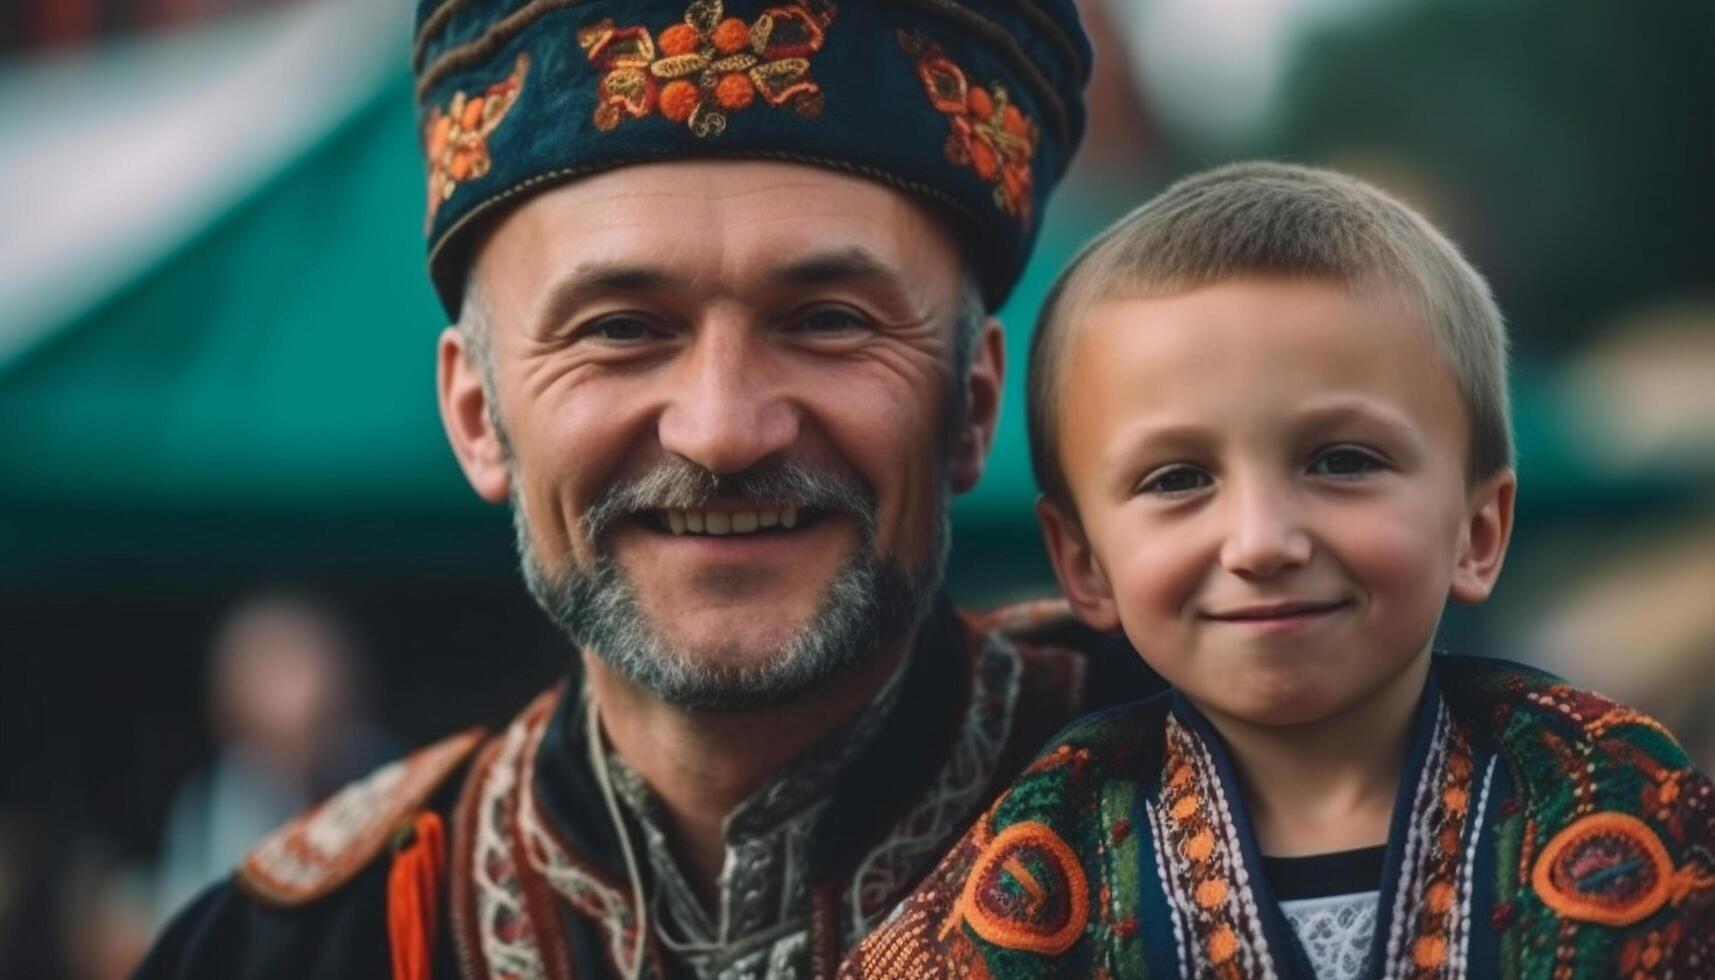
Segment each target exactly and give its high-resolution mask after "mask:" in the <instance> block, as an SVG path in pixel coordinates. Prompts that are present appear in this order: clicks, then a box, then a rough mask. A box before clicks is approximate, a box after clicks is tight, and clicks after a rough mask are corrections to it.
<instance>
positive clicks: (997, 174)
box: [899, 31, 1038, 225]
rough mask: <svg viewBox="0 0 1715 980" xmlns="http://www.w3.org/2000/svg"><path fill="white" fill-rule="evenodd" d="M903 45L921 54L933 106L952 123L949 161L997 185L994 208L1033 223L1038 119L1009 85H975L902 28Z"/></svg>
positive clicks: (925, 42) (921, 39) (919, 74)
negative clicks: (1026, 111)
mask: <svg viewBox="0 0 1715 980" xmlns="http://www.w3.org/2000/svg"><path fill="white" fill-rule="evenodd" d="M899 45H900V47H902V48H904V49H905V51H906V52H907V53H908V54H912V55H915V56H916V58H917V77H918V78H919V79H921V80H922V82H923V91H924V92H926V93H928V96H929V104H930V105H932V106H934V107H935V109H936V111H938V112H940V113H942V114H943V115H945V116H946V117H947V122H948V124H949V125H950V126H951V127H952V132H951V133H949V134H948V136H947V143H946V146H945V148H944V152H945V154H946V157H947V159H948V160H949V161H951V162H952V163H954V164H957V165H958V166H961V167H969V168H970V169H971V170H973V171H975V173H976V175H977V177H979V178H980V179H982V180H983V181H984V182H985V183H989V184H993V185H995V187H994V203H995V206H996V207H998V208H1000V209H1001V211H1003V212H1005V213H1006V214H1009V215H1012V216H1013V217H1015V218H1017V219H1019V220H1020V221H1022V222H1024V223H1025V224H1026V225H1028V224H1030V220H1031V213H1030V208H1031V194H1030V187H1031V181H1032V176H1031V161H1032V158H1034V157H1035V155H1036V143H1037V137H1038V132H1037V128H1036V123H1035V122H1034V121H1033V120H1032V119H1031V118H1030V117H1029V116H1027V115H1025V114H1024V112H1023V111H1021V110H1020V109H1019V108H1018V107H1017V106H1015V105H1013V104H1012V99H1011V96H1010V95H1008V94H1007V91H1006V86H1004V85H1001V84H999V83H998V82H997V83H995V84H993V85H990V86H989V87H988V88H984V87H982V86H981V85H973V84H972V83H971V82H970V80H969V79H968V78H967V77H966V75H965V72H964V69H962V68H960V67H959V66H958V65H957V64H954V63H953V61H952V60H951V59H949V58H947V56H946V55H944V54H943V53H942V52H941V48H940V46H939V45H937V44H935V43H934V42H932V41H929V40H927V39H926V38H924V37H923V36H922V35H919V34H913V33H911V32H909V31H900V32H899Z"/></svg>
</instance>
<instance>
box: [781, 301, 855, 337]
mask: <svg viewBox="0 0 1715 980" xmlns="http://www.w3.org/2000/svg"><path fill="white" fill-rule="evenodd" d="M792 324H793V326H794V327H795V328H797V329H798V330H801V331H803V332H805V333H812V334H837V333H846V332H848V331H852V330H862V329H864V328H865V327H867V326H869V318H868V317H865V316H864V315H863V314H861V313H859V312H857V311H856V310H853V309H850V308H849V307H844V306H818V307H815V308H813V309H810V310H806V311H804V312H803V313H800V314H798V315H797V317H795V318H794V319H793V321H792Z"/></svg>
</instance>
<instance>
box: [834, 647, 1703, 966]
mask: <svg viewBox="0 0 1715 980" xmlns="http://www.w3.org/2000/svg"><path fill="white" fill-rule="evenodd" d="M1241 799H1242V798H1241V793H1240V788H1239V782H1238V780H1237V778H1236V776H1235V773H1234V769H1233V765H1232V762H1231V760H1230V759H1229V758H1228V756H1227V753H1226V749H1225V748H1224V746H1223V744H1222V740H1221V738H1220V736H1219V735H1218V734H1217V733H1216V731H1215V729H1214V728H1213V726H1211V725H1210V724H1209V722H1208V721H1207V719H1205V718H1204V717H1203V716H1202V715H1201V714H1200V713H1199V712H1198V711H1197V709H1196V708H1195V707H1193V706H1192V705H1191V704H1190V702H1188V701H1187V700H1186V699H1184V698H1183V697H1182V696H1180V695H1178V694H1177V693H1175V692H1169V693H1167V694H1164V695H1162V696H1159V697H1156V698H1153V699H1150V700H1148V701H1145V702H1141V703H1138V704H1135V705H1130V706H1127V707H1123V708H1119V709H1115V710H1112V711H1108V712H1105V713H1102V714H1100V715H1097V716H1093V717H1091V718H1088V719H1084V720H1082V721H1080V722H1078V723H1077V724H1075V725H1074V726H1073V727H1072V728H1070V729H1068V730H1067V731H1066V732H1064V733H1063V734H1062V735H1061V736H1060V737H1059V738H1057V739H1056V740H1055V743H1054V745H1053V746H1052V747H1051V748H1050V749H1049V750H1048V751H1046V752H1045V753H1044V754H1043V755H1042V756H1040V757H1039V758H1038V759H1037V760H1036V761H1035V762H1034V763H1032V764H1031V766H1030V767H1029V769H1028V770H1027V771H1026V774H1025V775H1024V776H1023V777H1021V778H1020V779H1019V781H1018V782H1017V783H1015V784H1014V785H1013V787H1012V788H1011V789H1010V790H1008V791H1007V793H1006V794H1005V795H1004V796H1003V797H1002V798H1001V799H1000V800H999V801H998V802H997V803H996V804H995V806H994V807H993V808H992V809H991V810H990V812H989V813H987V814H986V815H985V816H984V817H983V818H982V819H981V820H979V821H978V822H977V824H976V825H975V826H973V828H972V829H971V831H970V832H969V833H967V834H966V835H965V837H964V838H963V839H961V841H960V842H959V843H958V844H957V845H956V846H955V847H954V849H953V850H952V851H951V852H950V853H949V855H948V856H947V857H946V858H945V859H944V860H943V862H942V864H941V865H940V866H938V867H937V868H936V870H935V871H934V872H933V873H932V874H931V875H930V877H929V878H928V879H927V880H926V881H925V883H924V884H923V885H922V886H921V887H920V888H919V889H918V890H917V891H916V892H915V893H914V894H913V895H912V897H911V898H909V899H908V900H906V901H905V902H904V903H903V904H902V905H901V906H900V908H899V909H898V910H897V911H896V912H895V913H894V914H893V915H892V916H890V917H889V918H888V920H886V921H885V922H884V923H883V924H882V925H881V926H880V927H879V928H878V929H877V930H876V931H875V932H874V933H872V934H871V936H870V938H869V939H868V940H866V941H865V942H864V943H863V944H862V946H861V947H860V948H859V950H858V951H857V953H855V954H854V955H853V956H852V958H851V959H850V960H849V961H848V962H847V963H846V964H845V965H844V967H843V968H842V971H841V974H840V975H841V977H842V980H858V978H868V980H883V978H895V977H897V978H909V980H942V978H953V977H968V978H988V977H995V978H1023V977H1047V976H1055V977H1081V978H1082V977H1110V978H1122V977H1134V978H1145V977H1148V978H1163V977H1199V978H1202V977H1207V978H1222V980H1238V978H1265V977H1280V978H1293V980H1309V978H1312V977H1339V976H1359V977H1388V978H1425V980H1427V978H1463V977H1471V978H1503V977H1504V978H1509V980H1510V978H1542V980H1574V978H1592V980H1593V978H1603V980H1607V978H1621V977H1623V978H1635V980H1666V978H1692V977H1696V978H1704V977H1715V790H1712V789H1711V784H1710V781H1709V779H1708V778H1707V777H1706V776H1704V775H1703V774H1702V773H1700V772H1698V771H1697V770H1696V769H1694V768H1693V767H1692V765H1691V763H1690V762H1689V761H1688V760H1687V759H1686V757H1685V754H1684V753H1683V752H1682V751H1681V750H1680V748H1679V746H1678V744H1677V743H1675V741H1674V740H1673V737H1672V736H1671V735H1670V734H1668V732H1667V731H1666V730H1665V729H1663V728H1662V727H1661V725H1659V724H1658V723H1656V722H1655V721H1653V720H1652V719H1650V718H1648V717H1646V716H1644V715H1641V714H1639V713H1638V712H1636V711H1632V710H1631V709H1628V708H1625V707H1622V706H1620V705H1617V704H1615V703H1613V702H1612V701H1608V700H1606V699H1604V698H1601V697H1599V696H1597V695H1594V694H1589V693H1585V692H1582V691H1579V690H1576V689H1574V688H1572V687H1569V686H1567V685H1566V684H1563V683H1561V682H1559V681H1558V680H1556V679H1555V678H1553V677H1550V676H1549V675H1546V674H1543V673H1541V672H1538V671H1535V670H1532V669H1529V668H1525V667H1521V666H1517V665H1514V664H1508V663H1505V662H1501V661H1494V660H1481V659H1473V658H1454V657H1440V656H1438V657H1437V658H1436V659H1435V662H1434V666H1433V668H1432V671H1431V675H1430V679H1429V682H1428V683H1427V685H1426V688H1425V690H1424V693H1423V695H1422V698H1421V700H1420V702H1419V705H1418V708H1417V713H1416V717H1415V719H1414V720H1413V722H1412V729H1411V741H1410V748H1409V750H1408V752H1407V755H1406V762H1405V771H1404V773H1403V778H1402V779H1401V782H1400V789H1399V795H1398V798H1397V800H1396V802H1395V805H1394V813H1393V820H1392V825H1391V827H1390V830H1389V834H1388V842H1387V846H1386V848H1385V851H1384V852H1383V854H1381V855H1380V860H1379V861H1375V862H1373V863H1371V862H1369V861H1367V860H1366V859H1365V857H1364V856H1363V855H1362V854H1361V853H1360V854H1357V855H1352V854H1348V855H1342V856H1339V857H1337V858H1335V859H1333V860H1332V861H1329V860H1326V859H1324V860H1323V861H1322V865H1323V867H1324V869H1331V870H1332V875H1333V876H1334V877H1339V876H1341V875H1344V876H1345V877H1347V878H1348V879H1350V878H1351V877H1352V873H1351V869H1353V868H1358V869H1360V870H1359V873H1358V874H1357V877H1358V878H1359V879H1363V878H1364V877H1365V875H1364V874H1363V873H1362V871H1361V869H1362V867H1363V866H1364V865H1366V864H1369V865H1370V867H1371V869H1372V871H1371V873H1372V875H1373V877H1369V878H1368V883H1367V889H1366V887H1365V883H1364V882H1363V881H1362V880H1359V881H1357V882H1350V881H1348V882H1347V883H1346V884H1345V885H1344V887H1341V886H1340V885H1339V884H1336V885H1335V887H1334V888H1332V889H1329V890H1331V891H1334V892H1336V894H1333V895H1325V896H1322V900H1321V901H1320V902H1319V900H1318V899H1315V898H1309V899H1306V898H1303V897H1298V898H1287V897H1285V896H1284V895H1283V892H1285V893H1288V894H1290V893H1292V892H1293V891H1295V890H1301V889H1302V888H1303V885H1304V883H1303V882H1302V881H1294V880H1293V879H1294V877H1298V878H1301V877H1302V876H1301V875H1298V876H1294V875H1293V874H1292V873H1291V870H1290V869H1289V868H1283V867H1282V865H1281V864H1280V863H1279V862H1271V860H1270V859H1268V858H1265V857H1262V856H1261V855H1260V854H1259V853H1258V851H1257V845H1256V839H1255V837H1254V835H1253V833H1252V830H1251V824H1250V821H1249V819H1248V818H1247V816H1246V813H1245V808H1244V806H1243V804H1242V802H1241ZM1311 860H1312V861H1315V860H1316V859H1311ZM1291 863H1292V862H1288V864H1289V865H1290V864H1291ZM1341 865H1344V866H1345V867H1346V869H1347V870H1346V871H1344V872H1342V871H1340V870H1339V867H1340V866H1341ZM1339 893H1343V894H1339ZM1366 909H1367V921H1368V923H1369V928H1368V929H1367V935H1365V936H1363V941H1362V942H1361V943H1360V944H1357V950H1356V952H1355V953H1354V951H1353V945H1354V943H1353V937H1354V934H1357V935H1362V934H1364V933H1365V932H1366V930H1365V928H1364V925H1365V919H1366V917H1365V915H1364V914H1362V913H1363V912H1364V911H1365V910H1366ZM1354 910H1355V912H1354Z"/></svg>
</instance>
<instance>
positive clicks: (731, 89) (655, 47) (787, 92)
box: [578, 0, 835, 136]
mask: <svg viewBox="0 0 1715 980" xmlns="http://www.w3.org/2000/svg"><path fill="white" fill-rule="evenodd" d="M834 10H835V8H834V5H833V4H832V3H828V2H826V0H795V2H793V3H790V4H787V5H786V6H781V7H770V8H768V9H767V10H764V11H763V12H762V13H761V14H759V15H757V18H756V20H754V21H751V22H749V23H746V22H745V21H744V20H743V19H741V18H738V17H726V16H724V8H723V7H722V4H721V0H695V2H693V3H692V4H691V5H690V6H689V7H688V8H686V10H685V22H684V23H682V24H674V25H673V26H671V27H668V28H666V29H664V30H662V31H660V32H659V33H657V34H655V35H654V36H653V37H651V36H650V34H649V29H648V28H646V27H635V26H634V27H615V26H614V23H613V20H612V19H611V18H610V19H607V20H603V21H601V22H600V23H597V24H593V25H591V26H589V27H585V28H583V29H582V30H580V31H578V45H579V46H580V47H582V48H583V49H584V55H585V56H586V57H588V58H589V60H590V64H592V65H594V66H596V68H597V69H598V70H599V71H601V72H602V73H603V74H602V77H601V80H600V81H599V82H597V83H596V108H595V125H596V128H597V129H601V130H609V129H613V128H614V127H616V126H618V125H619V124H620V123H621V122H624V121H625V120H626V119H642V118H643V117H645V116H648V115H650V114H652V113H656V112H659V113H660V114H661V115H662V116H664V117H666V118H667V119H669V120H672V121H673V122H676V123H683V124H685V125H687V126H689V127H690V128H691V131H692V132H694V133H696V134H697V135H698V136H718V135H720V134H721V133H722V132H724V131H725V130H726V125H727V116H728V115H730V114H732V113H735V112H742V111H743V110H745V109H747V108H749V107H750V105H751V103H752V102H754V101H755V100H756V97H757V96H761V97H762V100H763V101H764V102H766V103H767V104H768V105H771V106H774V107H775V108H783V107H784V108H790V109H792V110H793V111H795V112H797V113H798V114H799V115H801V116H806V117H809V116H815V115H818V114H820V113H821V111H822V89H821V86H819V85H817V84H816V82H815V80H814V79H812V78H811V77H810V55H813V54H815V53H816V52H817V51H820V50H821V49H822V44H823V41H824V39H825V36H826V31H827V28H828V24H829V23H831V22H832V21H833V19H834Z"/></svg>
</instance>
